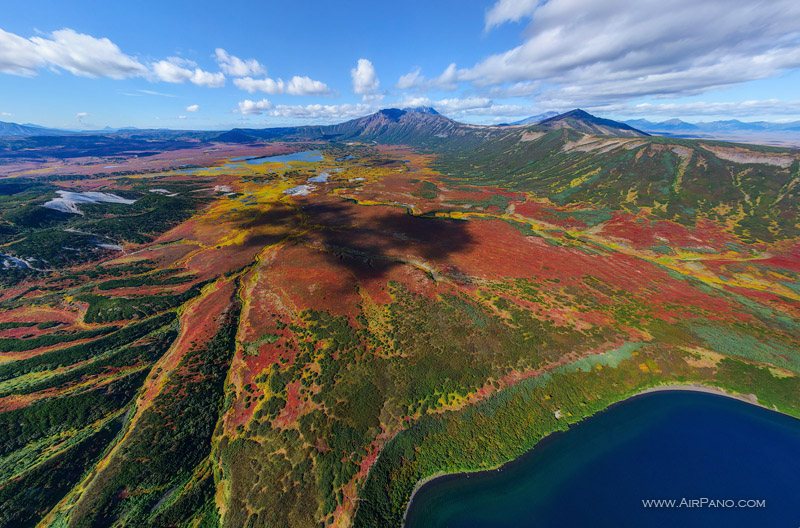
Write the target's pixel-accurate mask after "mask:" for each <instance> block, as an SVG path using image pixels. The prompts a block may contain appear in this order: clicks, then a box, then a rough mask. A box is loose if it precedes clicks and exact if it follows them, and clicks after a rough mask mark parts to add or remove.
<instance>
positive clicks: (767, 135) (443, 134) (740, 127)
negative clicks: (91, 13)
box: [0, 107, 800, 146]
mask: <svg viewBox="0 0 800 528" xmlns="http://www.w3.org/2000/svg"><path fill="white" fill-rule="evenodd" d="M531 126H535V127H538V128H539V129H547V130H552V129H560V128H569V129H572V130H575V131H578V132H581V133H584V134H592V135H602V136H617V137H637V136H648V135H662V136H674V137H686V138H703V139H722V140H731V141H742V142H750V143H764V144H789V145H795V146H796V145H800V121H794V122H789V123H772V122H768V121H754V122H746V121H739V120H736V119H732V120H724V121H710V122H700V123H688V122H686V121H683V120H681V119H669V120H666V121H660V122H656V121H650V120H647V119H631V120H626V121H624V122H622V121H614V120H610V119H604V118H600V117H597V116H594V115H592V114H590V113H588V112H585V111H583V110H580V109H575V110H571V111H569V112H565V113H562V114H558V113H556V112H552V111H551V112H544V113H542V114H538V115H534V116H530V117H527V118H525V119H520V120H518V121H514V122H511V123H503V124H500V125H470V124H465V123H459V122H457V121H454V120H452V119H450V118H448V117H446V116H443V115H442V114H440V113H439V112H437V111H436V110H435V109H434V108H431V107H415V108H403V109H400V108H385V109H383V110H379V111H378V112H375V113H374V114H370V115H367V116H364V117H360V118H357V119H352V120H350V121H346V122H343V123H339V124H335V125H311V126H298V127H276V128H264V129H248V128H234V129H232V130H229V131H227V132H222V133H220V132H216V131H200V130H198V131H187V130H169V129H137V128H132V127H127V128H119V129H112V128H106V129H103V130H95V131H73V130H63V129H55V128H47V127H42V126H39V125H34V124H17V123H8V122H2V121H0V137H6V138H9V137H10V138H23V137H24V138H32V137H38V136H75V135H93V136H100V135H102V136H121V137H125V138H131V139H143V140H146V139H160V140H170V139H181V140H195V141H198V140H199V141H208V140H212V139H213V140H217V141H225V142H237V143H247V142H250V141H253V140H268V139H277V138H286V137H294V138H296V139H330V138H333V137H337V138H340V139H347V138H349V139H354V140H355V139H358V140H372V141H379V142H380V141H384V142H385V141H389V142H392V143H403V142H408V143H419V142H420V140H424V139H425V138H427V139H428V140H430V141H432V142H437V139H443V138H447V137H451V136H453V135H456V136H462V137H466V136H479V137H489V136H495V135H498V134H502V133H503V130H505V131H508V129H509V127H517V128H521V127H531ZM423 142H424V141H423Z"/></svg>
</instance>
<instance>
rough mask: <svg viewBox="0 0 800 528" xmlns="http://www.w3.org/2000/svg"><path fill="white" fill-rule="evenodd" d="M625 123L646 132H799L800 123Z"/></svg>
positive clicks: (636, 120)
mask: <svg viewBox="0 0 800 528" xmlns="http://www.w3.org/2000/svg"><path fill="white" fill-rule="evenodd" d="M625 122H626V123H628V124H629V125H631V126H634V127H636V128H639V129H641V130H645V131H648V132H679V133H683V132H685V133H698V132H705V133H714V132H782V131H791V132H800V121H792V122H789V123H771V122H768V121H739V120H737V119H729V120H725V121H707V122H701V123H687V122H686V121H682V120H680V119H670V120H667V121H660V122H654V121H648V120H647V119H631V120H628V121H625Z"/></svg>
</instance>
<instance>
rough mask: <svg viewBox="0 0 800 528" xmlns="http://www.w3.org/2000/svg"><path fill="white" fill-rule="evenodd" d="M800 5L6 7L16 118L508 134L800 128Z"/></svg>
mask: <svg viewBox="0 0 800 528" xmlns="http://www.w3.org/2000/svg"><path fill="white" fill-rule="evenodd" d="M798 88H800V2H796V1H794V0H791V1H790V0H773V1H768V2H755V1H744V0H691V1H690V0H658V1H654V0H638V1H637V2H626V1H622V0H606V1H604V2H596V1H594V0H549V1H544V0H487V1H485V2H481V1H478V0H474V1H467V2H464V1H454V0H437V1H433V2H431V1H429V0H428V1H417V0H413V1H403V2H392V3H389V2H376V1H374V0H373V1H355V0H353V1H348V0H342V1H337V2H330V1H315V2H310V1H304V2H298V1H296V0H295V1H283V0H279V1H274V0H273V1H258V2H254V1H253V2H251V1H242V0H229V1H226V2H219V1H216V2H202V1H192V2H189V1H183V0H180V1H176V0H171V1H169V2H165V1H163V0H162V1H159V2H155V1H139V2H108V1H88V0H84V1H70V2H50V1H47V2H45V1H38V0H25V1H17V0H5V1H4V2H3V13H2V17H0V120H2V121H14V122H32V123H38V124H42V125H47V126H57V127H65V128H100V127H104V126H112V127H120V126H137V127H169V128H195V129H201V128H230V127H233V126H252V127H264V126H273V125H285V124H308V123H321V122H326V123H328V122H338V121H342V120H345V119H349V118H352V117H355V116H358V115H364V114H367V113H370V112H371V111H374V110H375V109H377V108H381V107H386V106H416V105H431V106H434V107H435V108H437V109H438V110H440V111H441V112H442V113H444V114H445V115H448V116H450V117H453V118H455V119H458V120H461V121H467V122H474V123H496V122H504V121H511V120H513V119H516V118H521V117H526V116H529V115H535V114H538V113H542V112H545V111H548V110H557V111H564V110H569V109H571V108H575V107H581V108H585V109H587V110H589V111H592V112H594V113H597V114H599V115H603V116H609V117H613V118H638V117H646V118H650V119H667V118H670V117H680V118H683V119H687V120H691V121H702V120H712V119H725V118H738V119H743V120H758V119H767V120H780V121H786V120H795V119H800V90H798Z"/></svg>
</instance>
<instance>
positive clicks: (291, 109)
mask: <svg viewBox="0 0 800 528" xmlns="http://www.w3.org/2000/svg"><path fill="white" fill-rule="evenodd" d="M374 110H375V107H374V106H372V105H369V104H363V103H359V104H340V105H322V104H310V105H278V106H276V107H275V108H274V109H273V110H272V111H271V112H270V115H272V116H276V117H292V118H300V119H325V120H331V119H350V118H354V117H361V116H363V115H366V114H369V113H370V112H373V111H374Z"/></svg>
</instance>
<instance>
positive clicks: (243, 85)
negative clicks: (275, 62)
mask: <svg viewBox="0 0 800 528" xmlns="http://www.w3.org/2000/svg"><path fill="white" fill-rule="evenodd" d="M233 84H235V85H236V86H237V87H238V88H240V89H242V90H245V91H246V92H249V93H255V92H264V93H267V94H270V95H275V94H283V93H286V94H289V95H326V94H328V93H330V89H329V88H328V85H327V84H325V83H324V82H322V81H316V80H314V79H312V78H311V77H306V76H302V77H301V76H299V75H295V76H294V77H292V78H291V79H289V82H284V80H283V79H270V78H269V77H267V78H264V79H253V78H252V77H243V78H241V79H234V80H233Z"/></svg>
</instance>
